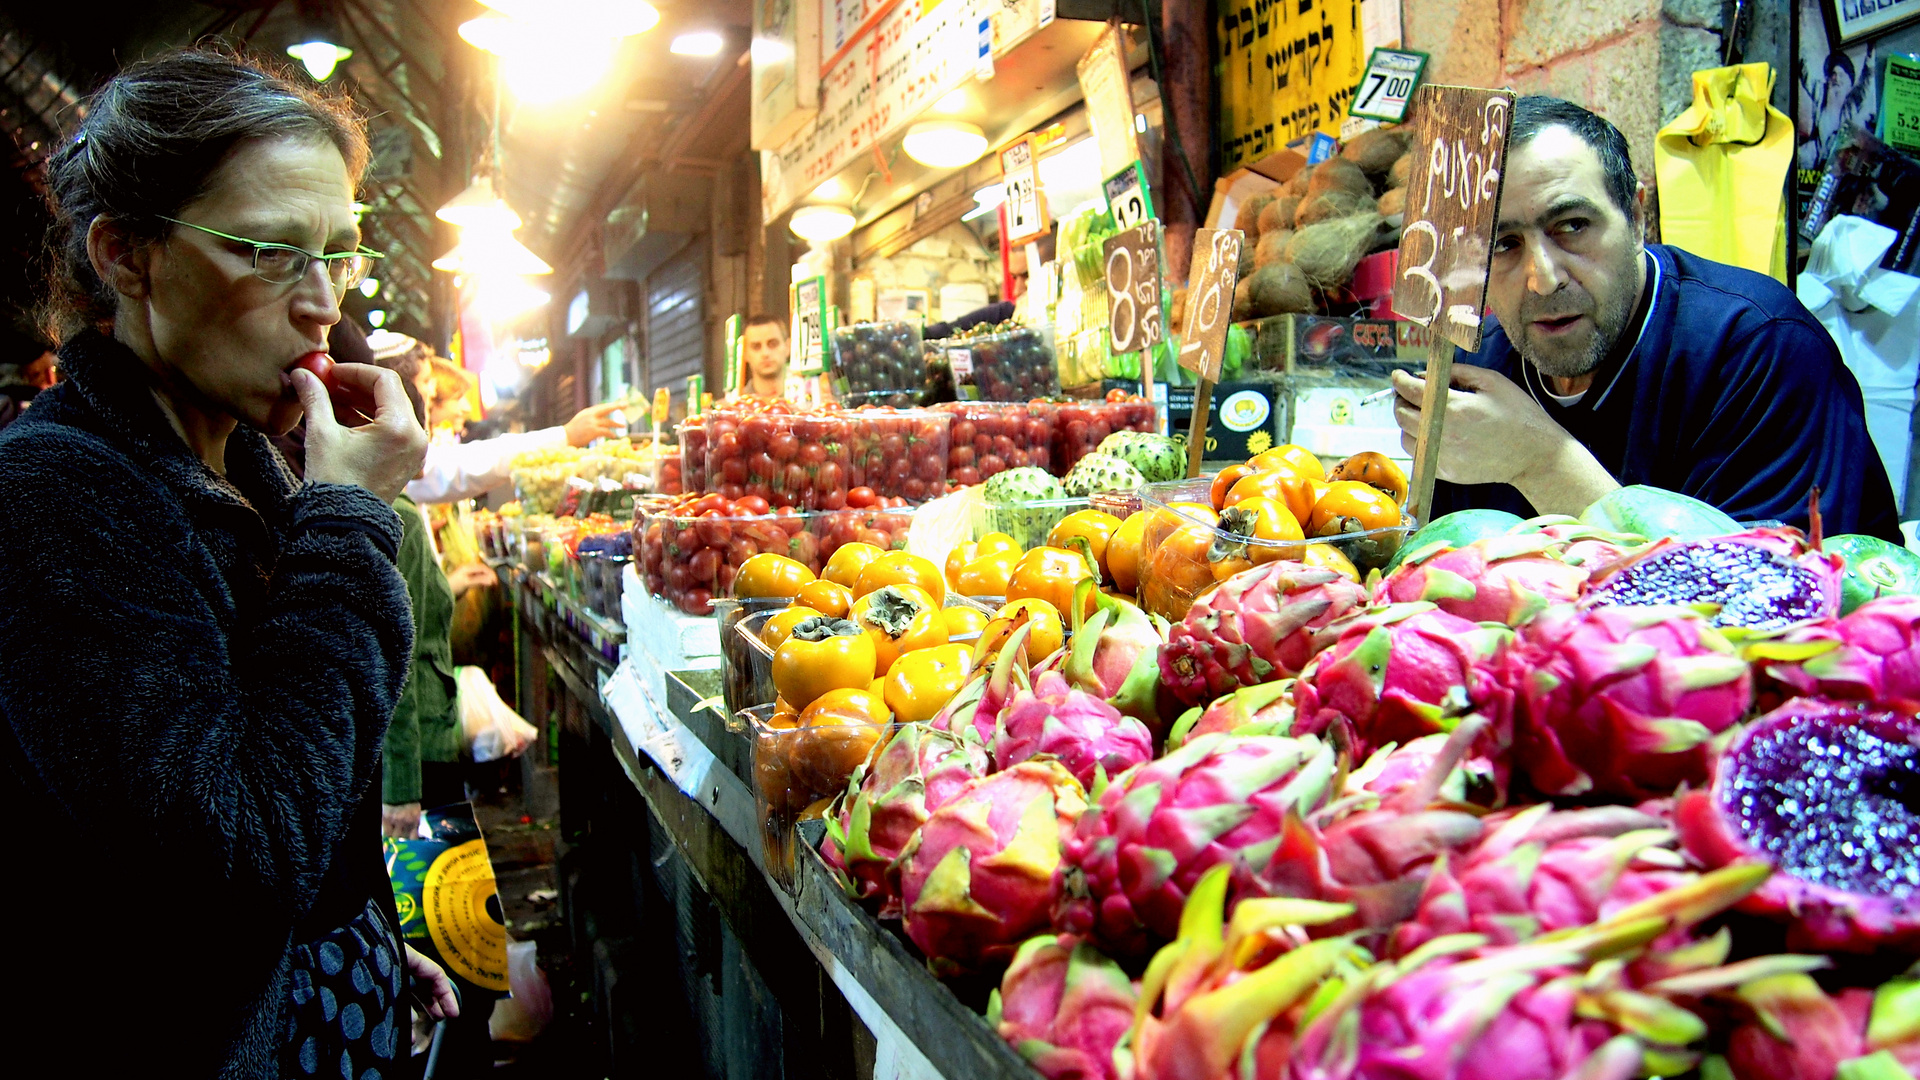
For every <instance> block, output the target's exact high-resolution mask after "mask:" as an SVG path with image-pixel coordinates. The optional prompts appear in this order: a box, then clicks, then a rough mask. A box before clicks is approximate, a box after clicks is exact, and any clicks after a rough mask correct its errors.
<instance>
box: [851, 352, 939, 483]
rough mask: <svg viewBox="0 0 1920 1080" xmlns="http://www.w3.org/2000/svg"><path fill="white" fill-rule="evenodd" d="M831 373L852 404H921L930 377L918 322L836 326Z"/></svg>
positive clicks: (898, 406) (896, 406)
mask: <svg viewBox="0 0 1920 1080" xmlns="http://www.w3.org/2000/svg"><path fill="white" fill-rule="evenodd" d="M833 374H834V378H835V379H836V380H837V381H839V382H840V383H841V385H842V387H843V389H842V390H841V393H840V400H842V401H844V402H846V403H847V404H848V405H890V406H892V407H894V408H904V407H906V406H909V405H914V404H917V403H918V402H919V400H920V392H921V386H922V383H923V382H924V380H925V377H926V360H925V359H924V358H923V356H922V353H921V341H920V327H919V326H917V325H915V324H913V323H909V322H871V323H854V324H852V325H851V326H842V327H839V328H837V329H836V330H834V332H833ZM855 486H856V487H857V486H859V485H857V484H856V485H855Z"/></svg>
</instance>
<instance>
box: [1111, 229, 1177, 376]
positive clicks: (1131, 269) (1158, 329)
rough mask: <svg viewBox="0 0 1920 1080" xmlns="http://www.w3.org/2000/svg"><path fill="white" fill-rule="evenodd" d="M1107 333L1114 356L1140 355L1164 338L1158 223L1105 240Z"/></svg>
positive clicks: (1165, 334) (1129, 230)
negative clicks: (1161, 312)
mask: <svg viewBox="0 0 1920 1080" xmlns="http://www.w3.org/2000/svg"><path fill="white" fill-rule="evenodd" d="M1102 246H1103V248H1104V250H1105V254H1106V262H1105V266H1106V273H1107V333H1108V335H1109V337H1110V338H1111V344H1110V345H1109V349H1110V351H1112V352H1114V353H1132V352H1140V351H1141V350H1143V349H1151V348H1153V347H1154V346H1155V345H1158V344H1160V342H1162V341H1164V340H1165V339H1166V336H1167V333H1166V326H1165V324H1163V323H1162V322H1161V321H1160V223H1159V222H1157V221H1153V220H1151V219H1149V220H1147V221H1143V222H1141V223H1140V224H1138V225H1135V226H1134V227H1133V228H1131V229H1128V230H1127V231H1126V232H1123V233H1120V234H1119V235H1117V236H1110V237H1108V238H1107V240H1106V242H1105V244H1104V245H1102Z"/></svg>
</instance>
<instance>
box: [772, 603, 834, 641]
mask: <svg viewBox="0 0 1920 1080" xmlns="http://www.w3.org/2000/svg"><path fill="white" fill-rule="evenodd" d="M822 614H824V613H823V612H821V611H820V610H818V609H817V608H811V607H802V606H801V605H800V604H798V603H796V604H794V605H793V606H792V607H789V608H787V609H786V610H785V611H779V612H775V613H774V614H773V615H772V616H771V617H769V618H768V619H767V621H766V623H765V624H764V625H762V626H761V627H760V641H761V643H762V644H764V645H766V647H767V648H769V649H778V648H779V647H780V646H782V645H784V644H786V642H787V638H788V637H790V636H792V634H793V628H794V627H796V626H799V625H800V624H801V623H803V622H806V621H807V620H808V619H817V618H819V617H820V616H821V615H822Z"/></svg>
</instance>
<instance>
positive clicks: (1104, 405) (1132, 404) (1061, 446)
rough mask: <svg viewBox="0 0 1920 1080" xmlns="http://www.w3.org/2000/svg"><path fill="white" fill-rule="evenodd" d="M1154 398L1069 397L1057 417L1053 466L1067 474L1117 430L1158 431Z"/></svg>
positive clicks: (1062, 474)
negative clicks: (1122, 399) (1074, 399)
mask: <svg viewBox="0 0 1920 1080" xmlns="http://www.w3.org/2000/svg"><path fill="white" fill-rule="evenodd" d="M1158 430H1159V417H1158V416H1157V414H1156V413H1155V412H1154V407H1153V402H1151V401H1069V402H1066V403H1065V404H1063V405H1061V406H1060V408H1059V411H1058V412H1057V413H1056V414H1055V416H1054V421H1053V467H1052V471H1053V474H1054V475H1055V476H1065V475H1067V471H1068V470H1069V469H1072V468H1073V466H1074V463H1075V462H1077V461H1079V460H1080V459H1081V458H1083V457H1086V456H1087V455H1088V454H1091V453H1093V452H1094V450H1095V449H1096V448H1097V447H1099V445H1100V443H1101V442H1102V441H1104V440H1105V439H1106V437H1107V436H1109V435H1111V434H1113V433H1114V432H1116V431H1147V432H1152V431H1158Z"/></svg>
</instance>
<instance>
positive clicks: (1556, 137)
mask: <svg viewBox="0 0 1920 1080" xmlns="http://www.w3.org/2000/svg"><path fill="white" fill-rule="evenodd" d="M1645 215H1646V191H1645V189H1643V188H1642V187H1641V186H1640V184H1639V181H1638V179H1637V178H1636V177H1635V175H1634V172H1633V166H1632V163H1631V162H1630V161H1629V160H1628V157H1627V145H1626V140H1625V139H1624V138H1622V137H1621V135H1620V132H1619V131H1618V130H1617V129H1616V128H1614V126H1613V125H1612V124H1610V123H1608V122H1607V121H1605V120H1603V119H1601V118H1600V117H1598V116H1595V115H1594V114H1593V113H1590V112H1588V111H1587V110H1585V109H1582V108H1580V107H1579V106H1577V105H1574V104H1571V103H1569V102H1566V101H1561V100H1560V99H1558V98H1550V97H1539V96H1530V97H1523V98H1521V99H1520V100H1519V101H1518V102H1517V103H1516V105H1515V108H1514V114H1513V127H1512V131H1511V133H1510V134H1509V137H1508V148H1507V171H1506V178H1505V183H1504V186H1503V187H1502V189H1501V193H1500V212H1499V217H1498V219H1497V224H1496V225H1495V230H1494V242H1493V265H1492V269H1491V271H1490V273H1489V275H1488V278H1487V306H1488V307H1489V308H1491V309H1492V311H1493V318H1491V319H1489V320H1487V323H1486V331H1485V333H1484V334H1483V335H1482V337H1481V342H1480V351H1479V352H1476V353H1465V352H1462V353H1460V354H1459V358H1458V360H1457V361H1456V366H1455V367H1454V369H1453V383H1452V387H1453V388H1452V389H1451V390H1450V391H1449V392H1448V398H1447V421H1446V427H1445V431H1444V434H1443V437H1442V439H1441V447H1440V466H1439V475H1440V482H1439V483H1437V484H1436V485H1435V491H1434V498H1433V514H1432V516H1435V517H1437V516H1439V515H1441V514H1446V513H1450V512H1452V511H1455V510H1465V509H1469V508H1474V507H1484V508H1489V509H1499V510H1508V511H1511V512H1513V513H1516V514H1519V515H1521V516H1522V517H1527V516H1531V515H1533V514H1536V513H1539V514H1578V513H1579V512H1580V511H1581V510H1583V509H1585V508H1586V507H1587V506H1589V505H1590V504H1592V503H1593V502H1594V500H1596V499H1598V498H1600V496H1602V495H1605V494H1606V493H1607V492H1609V491H1611V490H1613V489H1614V488H1616V487H1618V486H1620V485H1622V484H1650V485H1652V486H1654V487H1660V488H1666V489H1668V490H1671V491H1678V492H1681V493H1683V494H1686V495H1691V496H1693V497H1694V498H1696V499H1700V500H1702V501H1704V502H1708V503H1712V504H1713V505H1715V506H1718V507H1719V508H1720V509H1722V510H1724V511H1726V512H1727V513H1728V514H1730V515H1732V516H1733V517H1734V518H1735V519H1736V520H1739V521H1761V520H1769V519H1773V520H1779V521H1784V522H1787V523H1788V524H1792V525H1798V526H1800V527H1802V528H1805V527H1806V526H1807V522H1808V514H1807V508H1808V499H1809V496H1810V494H1811V493H1812V491H1813V489H1815V488H1816V487H1817V488H1818V489H1819V490H1820V511H1821V515H1822V518H1823V520H1824V525H1825V528H1826V532H1827V533H1828V534H1829V535H1833V534H1838V533H1847V532H1862V533H1869V534H1871V535H1874V536H1879V537H1882V538H1885V539H1887V540H1891V541H1894V542H1896V543H1898V542H1900V539H1901V537H1900V527H1899V516H1898V513H1897V512H1896V510H1895V503H1894V498H1893V490H1892V488H1891V486H1890V485H1889V484H1888V482H1887V474H1886V470H1885V469H1884V468H1882V467H1881V464H1880V457H1879V455H1878V454H1876V453H1875V452H1874V449H1873V445H1872V443H1871V442H1870V441H1869V439H1868V437H1867V426H1866V419H1865V413H1864V411H1863V409H1862V407H1861V403H1860V387H1859V384H1858V383H1856V382H1855V381H1854V378H1853V375H1852V373H1850V372H1849V371H1847V369H1846V367H1845V365H1844V364H1842V363H1841V360H1840V353H1839V350H1838V349H1837V348H1836V347H1835V346H1834V343H1833V339H1832V338H1831V337H1830V336H1829V335H1828V334H1827V332H1826V330H1825V329H1824V328H1822V327H1821V325H1820V324H1819V322H1817V321H1816V320H1815V319H1814V317H1813V316H1812V315H1811V314H1809V313H1808V312H1807V310H1806V308H1804V307H1802V306H1801V305H1800V302H1799V301H1798V300H1797V299H1795V298H1794V295H1793V293H1792V292H1790V291H1789V290H1788V289H1787V288H1786V287H1785V286H1783V285H1781V284H1780V283H1779V282H1777V281H1774V280H1773V279H1772V278H1769V277H1766V276H1764V275H1761V274H1756V273H1753V272H1752V271H1748V270H1742V269H1739V268H1737V267H1732V266H1726V265H1723V264H1721V263H1716V262H1712V261H1710V260H1707V259H1702V258H1700V257H1698V256H1696V255H1691V254H1689V253H1687V252H1685V251H1681V250H1680V249H1678V248H1672V247H1666V246H1664V245H1660V244H1647V243H1645V242H1644V231H1645V222H1646V216H1645ZM1394 389H1395V390H1396V391H1397V392H1398V394H1399V400H1398V401H1397V402H1396V404H1395V419H1396V420H1397V421H1398V423H1399V425H1400V428H1401V431H1402V432H1403V433H1404V434H1403V436H1402V439H1401V444H1402V445H1403V446H1404V447H1405V448H1406V450H1407V452H1408V453H1412V451H1413V446H1414V433H1415V432H1416V431H1418V430H1419V424H1420V393H1421V383H1420V380H1419V379H1417V378H1415V377H1413V376H1410V375H1408V374H1406V373H1404V372H1403V373H1396V374H1395V375H1394Z"/></svg>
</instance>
